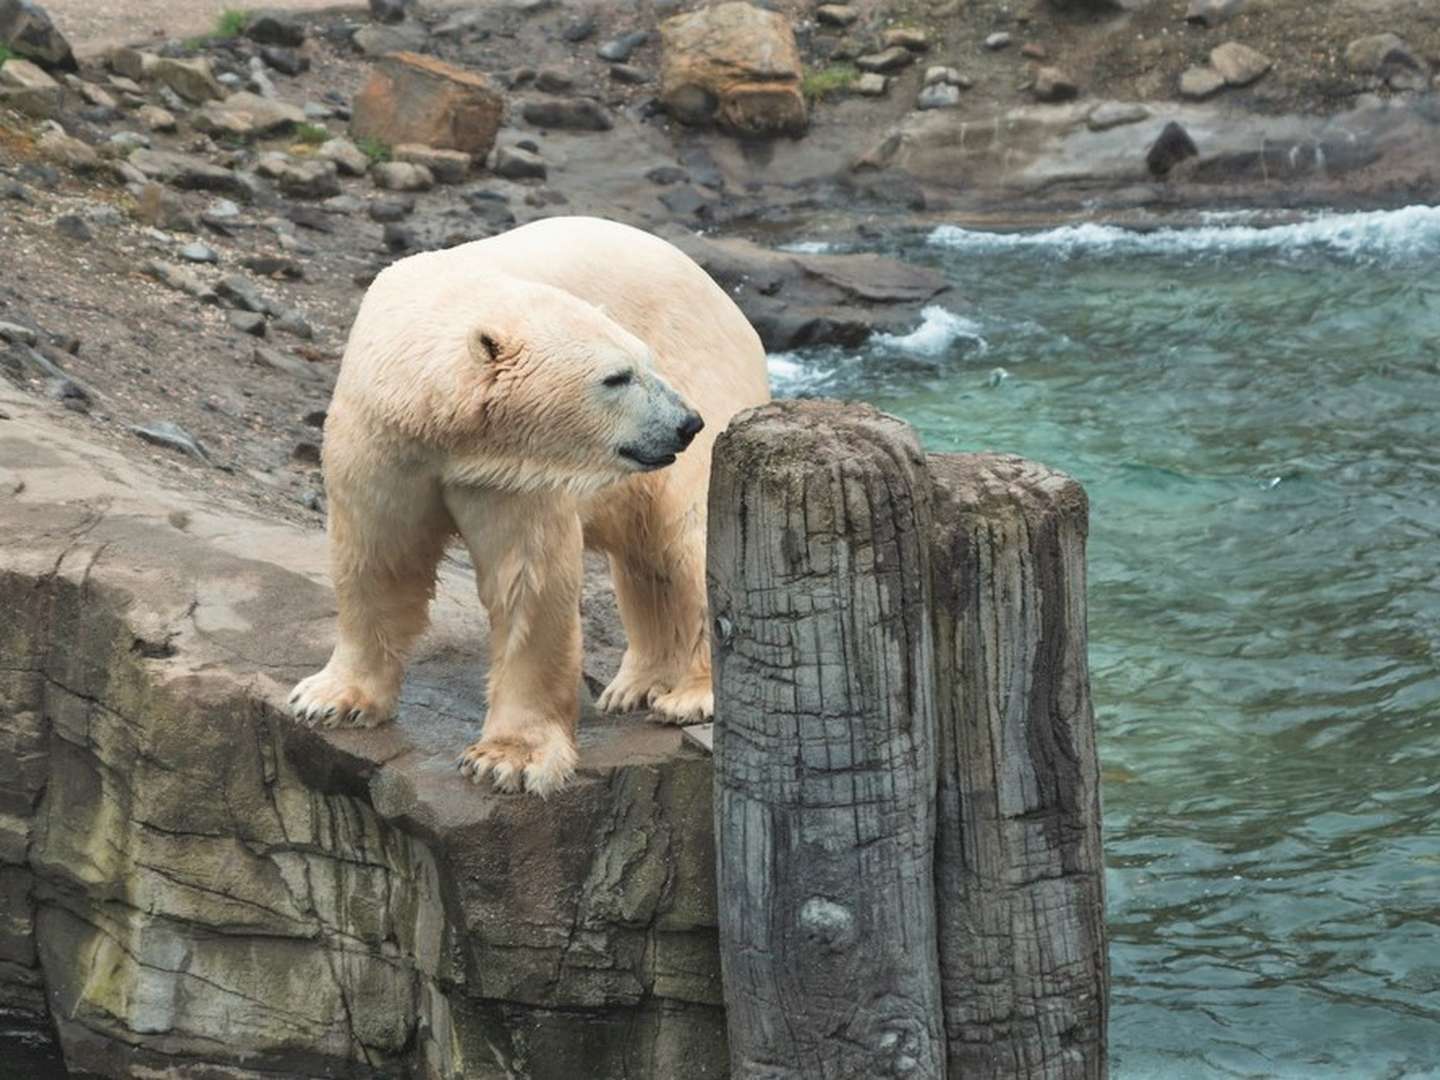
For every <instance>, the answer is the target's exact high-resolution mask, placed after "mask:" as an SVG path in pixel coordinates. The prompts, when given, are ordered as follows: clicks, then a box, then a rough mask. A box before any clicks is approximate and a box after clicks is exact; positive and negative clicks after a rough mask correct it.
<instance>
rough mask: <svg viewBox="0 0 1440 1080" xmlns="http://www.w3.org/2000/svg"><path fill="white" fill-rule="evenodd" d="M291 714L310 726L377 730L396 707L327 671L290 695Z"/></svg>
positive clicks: (301, 684)
mask: <svg viewBox="0 0 1440 1080" xmlns="http://www.w3.org/2000/svg"><path fill="white" fill-rule="evenodd" d="M289 705H290V712H291V713H292V714H293V715H294V717H295V719H297V720H299V721H300V722H301V723H303V724H306V725H308V726H310V727H322V728H337V727H362V728H363V727H374V726H375V725H377V724H383V723H384V722H385V721H386V720H388V719H390V714H391V712H392V711H393V708H394V706H393V705H387V704H385V703H384V702H383V701H382V700H381V699H380V698H379V697H378V696H377V695H374V694H370V693H367V692H366V691H364V690H362V689H360V688H359V687H357V686H354V685H351V684H349V683H348V682H347V681H346V680H344V679H340V678H337V677H336V676H334V675H332V674H331V673H330V670H329V669H328V668H327V669H326V670H324V671H319V672H316V673H315V674H314V675H311V676H310V677H309V678H308V679H302V680H301V681H300V683H299V684H298V685H297V686H296V687H295V689H294V690H292V691H291V692H290V698H289Z"/></svg>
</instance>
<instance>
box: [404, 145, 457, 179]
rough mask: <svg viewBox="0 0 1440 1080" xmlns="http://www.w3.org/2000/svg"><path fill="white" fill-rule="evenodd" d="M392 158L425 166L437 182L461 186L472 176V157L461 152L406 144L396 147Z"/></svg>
mask: <svg viewBox="0 0 1440 1080" xmlns="http://www.w3.org/2000/svg"><path fill="white" fill-rule="evenodd" d="M392 156H393V157H394V159H395V160H396V161H397V162H408V163H410V164H412V165H423V166H424V167H425V168H426V169H428V170H429V171H430V175H431V176H432V177H434V179H435V180H436V182H438V183H441V184H461V183H464V182H465V177H467V176H468V175H469V174H470V166H471V164H472V162H471V159H470V155H469V154H465V153H461V152H460V151H459V150H436V149H433V148H431V147H429V146H420V145H418V144H415V143H406V144H404V145H401V146H397V147H395V149H394V150H393V151H392Z"/></svg>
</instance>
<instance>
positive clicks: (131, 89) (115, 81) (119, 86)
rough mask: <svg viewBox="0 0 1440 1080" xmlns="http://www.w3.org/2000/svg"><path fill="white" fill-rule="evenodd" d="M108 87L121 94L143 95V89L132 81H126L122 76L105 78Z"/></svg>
mask: <svg viewBox="0 0 1440 1080" xmlns="http://www.w3.org/2000/svg"><path fill="white" fill-rule="evenodd" d="M107 81H108V82H109V83H110V85H111V86H112V87H113V88H114V89H116V90H118V91H119V92H120V93H122V94H143V93H144V92H145V91H144V88H143V87H141V85H140V84H139V83H137V82H136V81H135V80H134V79H127V78H126V77H125V76H124V75H110V76H108V77H107Z"/></svg>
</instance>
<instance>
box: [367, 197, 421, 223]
mask: <svg viewBox="0 0 1440 1080" xmlns="http://www.w3.org/2000/svg"><path fill="white" fill-rule="evenodd" d="M414 210H415V200H414V199H409V198H404V197H403V196H390V197H388V198H380V199H375V200H373V201H371V203H370V211H369V213H370V220H371V221H374V222H379V223H381V224H383V223H385V222H387V221H402V220H404V219H405V218H407V217H409V216H410V214H412V213H413V212H414Z"/></svg>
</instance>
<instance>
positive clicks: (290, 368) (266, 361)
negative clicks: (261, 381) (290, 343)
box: [250, 345, 329, 382]
mask: <svg viewBox="0 0 1440 1080" xmlns="http://www.w3.org/2000/svg"><path fill="white" fill-rule="evenodd" d="M250 358H251V359H252V360H253V361H254V362H255V363H256V364H257V365H258V366H260V367H265V368H270V369H272V370H274V371H283V372H284V373H285V374H287V375H294V376H296V377H298V378H301V379H307V380H309V381H312V382H326V381H328V378H329V377H328V376H327V375H326V373H325V369H324V368H322V367H320V366H319V365H318V364H307V363H306V362H305V361H304V360H300V359H297V358H296V357H293V356H291V355H290V354H289V353H286V352H281V351H280V350H279V349H272V348H267V347H266V346H264V345H256V346H255V351H254V352H253V353H251V354H250Z"/></svg>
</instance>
